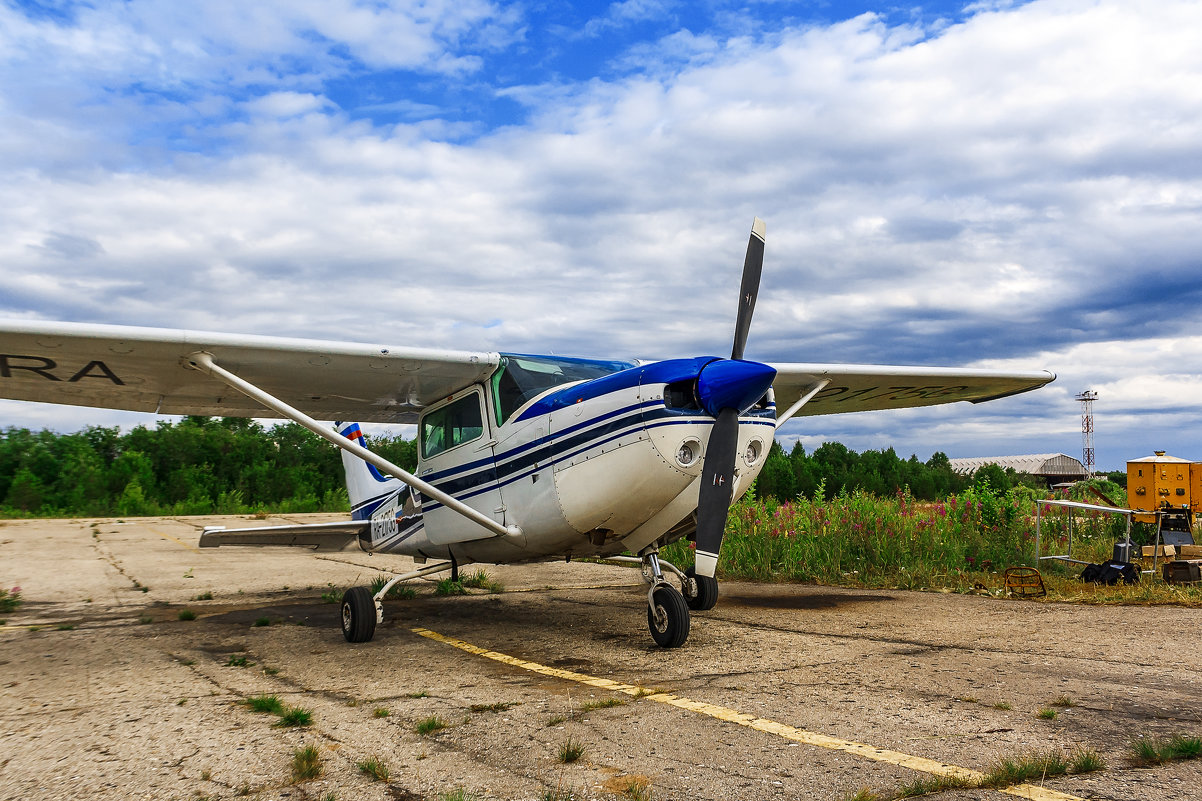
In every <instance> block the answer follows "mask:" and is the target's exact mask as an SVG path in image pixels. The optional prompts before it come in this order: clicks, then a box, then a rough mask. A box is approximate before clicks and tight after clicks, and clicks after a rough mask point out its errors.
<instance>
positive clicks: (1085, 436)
mask: <svg viewBox="0 0 1202 801" xmlns="http://www.w3.org/2000/svg"><path fill="white" fill-rule="evenodd" d="M1097 399H1098V393H1096V392H1094V391H1093V390H1091V389H1087V390H1085V391H1084V392H1082V393H1081V394H1080V395H1078V396H1077V400H1079V401H1081V457H1082V458H1081V461H1082V462H1084V463H1085V476H1086V478H1093V466H1094V458H1093V402H1094V401H1095V400H1097Z"/></svg>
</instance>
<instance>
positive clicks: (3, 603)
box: [0, 587, 25, 612]
mask: <svg viewBox="0 0 1202 801" xmlns="http://www.w3.org/2000/svg"><path fill="white" fill-rule="evenodd" d="M23 603H25V602H24V601H22V600H21V588H20V587H13V588H12V589H11V590H2V589H0V612H15V611H17V607H19V606H20V605H21V604H23Z"/></svg>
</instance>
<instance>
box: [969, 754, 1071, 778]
mask: <svg viewBox="0 0 1202 801" xmlns="http://www.w3.org/2000/svg"><path fill="white" fill-rule="evenodd" d="M1068 769H1069V761H1068V758H1067V757H1066V756H1065V755H1064V753H1063V752H1061V751H1057V750H1054V749H1053V750H1050V751H1033V752H1030V753H1027V754H1022V755H1020V756H1017V757H1001V758H999V759H998V760H997V761H996V762H995V763H994V764H993V767H992V768H990V769H989V771H988V772H987V773H986V774H985V778H984V779H982V780H981V786H982V787H1009V786H1010V785H1013V784H1022V783H1023V782H1028V781H1031V780H1032V779H1046V778H1048V777H1050V776H1063V775H1064V774H1065V773H1068Z"/></svg>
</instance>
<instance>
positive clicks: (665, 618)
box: [647, 584, 689, 648]
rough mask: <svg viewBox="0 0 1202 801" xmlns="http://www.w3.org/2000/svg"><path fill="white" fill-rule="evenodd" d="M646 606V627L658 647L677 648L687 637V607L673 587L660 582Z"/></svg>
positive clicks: (681, 596)
mask: <svg viewBox="0 0 1202 801" xmlns="http://www.w3.org/2000/svg"><path fill="white" fill-rule="evenodd" d="M651 604H652V605H651V606H648V607H647V628H649V629H651V639H653V640H655V644H656V645H658V646H659V647H660V648H679V647H680V646H682V645H684V641H685V640H687V639H688V638H689V607H688V605H687V604H686V603H685V601H684V596H683V595H681V594H680V591H679V590H677V589H676V588H675V587H672V586H669V585H667V584H661V585H660V586H658V587H656V588H655V592H654V593H652V596H651Z"/></svg>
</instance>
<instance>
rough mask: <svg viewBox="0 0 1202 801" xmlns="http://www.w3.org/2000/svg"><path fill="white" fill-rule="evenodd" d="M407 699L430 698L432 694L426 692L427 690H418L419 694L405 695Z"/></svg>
mask: <svg viewBox="0 0 1202 801" xmlns="http://www.w3.org/2000/svg"><path fill="white" fill-rule="evenodd" d="M405 697H406V698H429V697H430V693H428V692H426V691H425V690H418V691H417V692H412V693H405Z"/></svg>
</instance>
